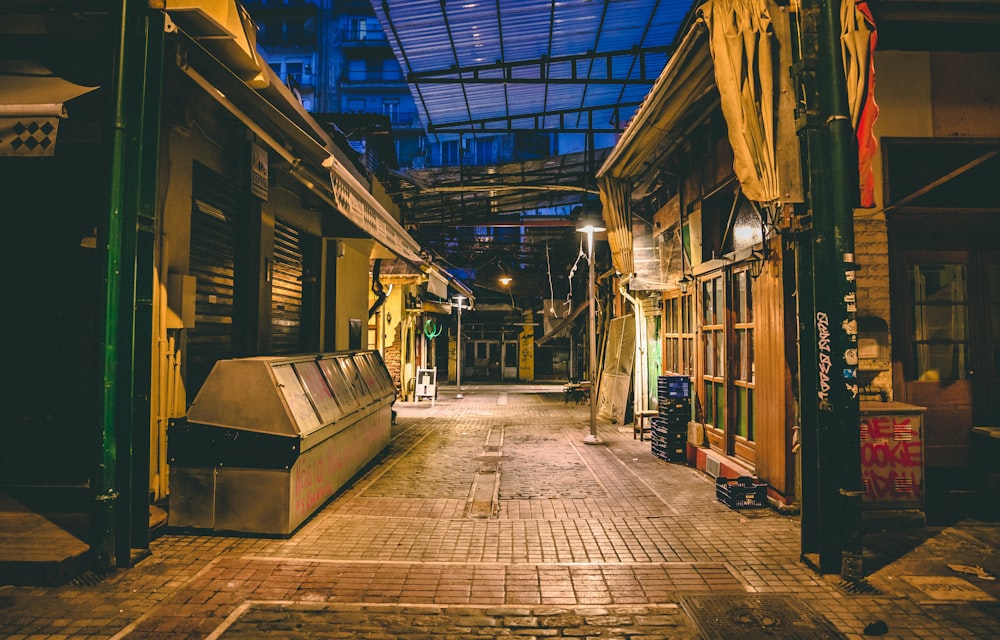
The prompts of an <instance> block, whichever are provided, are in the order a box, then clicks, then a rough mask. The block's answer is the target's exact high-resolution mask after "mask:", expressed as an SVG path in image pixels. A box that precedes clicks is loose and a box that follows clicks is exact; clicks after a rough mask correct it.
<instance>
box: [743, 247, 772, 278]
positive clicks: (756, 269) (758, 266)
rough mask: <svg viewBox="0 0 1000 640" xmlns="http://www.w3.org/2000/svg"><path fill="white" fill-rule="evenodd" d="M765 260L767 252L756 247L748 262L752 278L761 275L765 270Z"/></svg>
mask: <svg viewBox="0 0 1000 640" xmlns="http://www.w3.org/2000/svg"><path fill="white" fill-rule="evenodd" d="M765 246H766V245H765ZM765 262H767V254H766V253H765V252H764V251H757V250H756V249H754V250H753V251H751V252H750V257H749V258H747V263H746V264H747V271H749V272H750V277H751V278H753V279H754V280H756V279H757V278H759V277H760V274H761V272H762V271H763V270H764V263H765Z"/></svg>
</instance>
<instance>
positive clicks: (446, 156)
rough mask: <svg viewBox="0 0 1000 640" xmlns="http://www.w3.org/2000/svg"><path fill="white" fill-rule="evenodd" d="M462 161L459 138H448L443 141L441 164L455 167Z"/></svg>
mask: <svg viewBox="0 0 1000 640" xmlns="http://www.w3.org/2000/svg"><path fill="white" fill-rule="evenodd" d="M460 162H461V158H460V157H459V147H458V140H448V141H446V142H442V143H441V166H443V167H454V166H456V165H458V164H459V163H460Z"/></svg>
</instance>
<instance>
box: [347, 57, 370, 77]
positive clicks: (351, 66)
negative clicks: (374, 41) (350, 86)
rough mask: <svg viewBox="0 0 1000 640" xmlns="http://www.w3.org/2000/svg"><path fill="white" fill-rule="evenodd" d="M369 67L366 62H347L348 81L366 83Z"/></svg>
mask: <svg viewBox="0 0 1000 640" xmlns="http://www.w3.org/2000/svg"><path fill="white" fill-rule="evenodd" d="M367 74H368V66H367V65H366V64H365V61H364V60H348V61H347V79H348V80H349V81H351V82H364V81H365V80H366V79H367Z"/></svg>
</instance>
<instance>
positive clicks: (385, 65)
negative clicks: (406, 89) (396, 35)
mask: <svg viewBox="0 0 1000 640" xmlns="http://www.w3.org/2000/svg"><path fill="white" fill-rule="evenodd" d="M402 79H403V70H402V69H400V68H399V63H398V62H396V59H395V58H386V59H385V60H383V61H382V80H384V81H385V82H398V81H400V80H402Z"/></svg>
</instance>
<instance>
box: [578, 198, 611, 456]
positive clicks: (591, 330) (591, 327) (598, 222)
mask: <svg viewBox="0 0 1000 640" xmlns="http://www.w3.org/2000/svg"><path fill="white" fill-rule="evenodd" d="M605 229H606V227H605V226H604V220H603V219H602V218H601V217H600V216H595V215H593V214H584V215H582V216H580V219H579V221H577V223H576V230H577V231H579V232H580V233H586V234H587V273H588V276H587V277H588V279H587V303H588V305H589V306H590V313H589V314H588V315H589V316H590V317H589V319H588V322H587V333H588V334H589V338H590V375H589V378H590V381H589V384H590V394H589V395H590V433H589V434H588V435H587V437H586V438H584V439H583V443H584V444H600V443H601V439H600V438H598V437H597V393H596V391H597V385H596V384H595V383H596V378H597V326H596V322H597V321H596V313H595V310H594V232H595V231H604V230H605Z"/></svg>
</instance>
